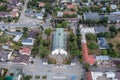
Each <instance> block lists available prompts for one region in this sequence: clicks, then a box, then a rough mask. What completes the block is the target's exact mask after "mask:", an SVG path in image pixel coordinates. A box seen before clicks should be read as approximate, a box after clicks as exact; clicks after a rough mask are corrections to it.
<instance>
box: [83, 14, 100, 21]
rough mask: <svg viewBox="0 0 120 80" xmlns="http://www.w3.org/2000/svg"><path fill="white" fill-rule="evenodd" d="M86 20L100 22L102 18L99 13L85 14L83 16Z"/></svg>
mask: <svg viewBox="0 0 120 80" xmlns="http://www.w3.org/2000/svg"><path fill="white" fill-rule="evenodd" d="M83 17H84V20H93V21H99V20H100V16H99V15H98V13H91V12H89V13H84V14H83Z"/></svg>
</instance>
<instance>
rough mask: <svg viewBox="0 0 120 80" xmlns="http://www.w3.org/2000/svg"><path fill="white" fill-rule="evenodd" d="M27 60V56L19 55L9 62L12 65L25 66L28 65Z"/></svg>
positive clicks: (28, 57)
mask: <svg viewBox="0 0 120 80" xmlns="http://www.w3.org/2000/svg"><path fill="white" fill-rule="evenodd" d="M29 59H30V56H29V55H25V54H21V55H19V56H18V57H16V58H14V59H12V60H11V61H12V62H14V63H19V64H24V65H27V64H28V63H29Z"/></svg>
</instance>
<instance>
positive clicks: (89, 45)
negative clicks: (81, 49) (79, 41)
mask: <svg viewBox="0 0 120 80" xmlns="http://www.w3.org/2000/svg"><path fill="white" fill-rule="evenodd" d="M88 47H89V49H90V50H94V49H97V48H98V46H97V44H96V43H93V42H92V43H90V44H88Z"/></svg>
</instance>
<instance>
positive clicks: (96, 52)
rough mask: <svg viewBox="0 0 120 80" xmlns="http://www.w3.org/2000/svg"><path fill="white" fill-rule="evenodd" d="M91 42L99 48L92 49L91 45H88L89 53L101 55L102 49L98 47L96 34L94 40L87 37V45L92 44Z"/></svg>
mask: <svg viewBox="0 0 120 80" xmlns="http://www.w3.org/2000/svg"><path fill="white" fill-rule="evenodd" d="M94 36H95V35H94ZM86 39H87V38H86ZM91 43H94V44H95V45H97V48H96V49H90V48H89V46H88V52H89V54H95V55H100V54H101V50H100V49H99V47H98V43H97V37H96V36H95V37H94V39H92V40H90V39H87V45H90V44H91Z"/></svg>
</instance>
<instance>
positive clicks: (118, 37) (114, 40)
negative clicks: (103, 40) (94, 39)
mask: <svg viewBox="0 0 120 80" xmlns="http://www.w3.org/2000/svg"><path fill="white" fill-rule="evenodd" d="M107 42H108V43H112V44H113V49H114V50H115V51H117V52H119V53H120V50H118V48H117V47H116V46H117V44H119V43H120V33H118V34H117V35H116V36H115V37H114V38H112V39H107Z"/></svg>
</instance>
